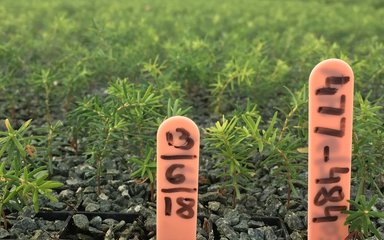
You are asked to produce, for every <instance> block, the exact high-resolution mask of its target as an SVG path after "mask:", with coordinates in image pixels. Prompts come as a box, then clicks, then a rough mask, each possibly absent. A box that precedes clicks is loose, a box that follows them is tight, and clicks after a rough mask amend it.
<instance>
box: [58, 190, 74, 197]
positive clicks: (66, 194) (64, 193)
mask: <svg viewBox="0 0 384 240" xmlns="http://www.w3.org/2000/svg"><path fill="white" fill-rule="evenodd" d="M74 195H75V193H74V192H73V191H72V190H70V189H65V190H63V191H61V192H60V193H59V199H61V200H69V199H72V198H73V196H74Z"/></svg>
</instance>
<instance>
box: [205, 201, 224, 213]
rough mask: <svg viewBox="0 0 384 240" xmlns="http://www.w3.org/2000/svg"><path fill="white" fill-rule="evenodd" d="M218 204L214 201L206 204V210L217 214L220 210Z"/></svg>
mask: <svg viewBox="0 0 384 240" xmlns="http://www.w3.org/2000/svg"><path fill="white" fill-rule="evenodd" d="M220 205H221V204H220V203H219V202H216V201H212V202H208V209H209V210H211V211H214V212H217V211H218V210H219V208H220Z"/></svg>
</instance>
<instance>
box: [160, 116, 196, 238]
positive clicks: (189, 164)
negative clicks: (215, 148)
mask: <svg viewBox="0 0 384 240" xmlns="http://www.w3.org/2000/svg"><path fill="white" fill-rule="evenodd" d="M199 147H200V133H199V129H198V127H197V126H196V124H195V123H194V122H193V121H192V120H190V119H189V118H186V117H181V116H176V117H171V118H169V119H167V120H165V121H164V122H163V123H162V124H161V125H160V127H159V129H158V132H157V240H195V239H196V225H197V190H198V175H199Z"/></svg>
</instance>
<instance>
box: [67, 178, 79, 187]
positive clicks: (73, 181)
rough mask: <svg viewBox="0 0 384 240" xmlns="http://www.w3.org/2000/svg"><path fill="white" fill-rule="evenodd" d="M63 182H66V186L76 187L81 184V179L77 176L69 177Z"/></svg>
mask: <svg viewBox="0 0 384 240" xmlns="http://www.w3.org/2000/svg"><path fill="white" fill-rule="evenodd" d="M65 182H66V183H67V185H68V186H73V187H78V186H80V184H81V180H79V179H77V178H70V179H67V181H65Z"/></svg>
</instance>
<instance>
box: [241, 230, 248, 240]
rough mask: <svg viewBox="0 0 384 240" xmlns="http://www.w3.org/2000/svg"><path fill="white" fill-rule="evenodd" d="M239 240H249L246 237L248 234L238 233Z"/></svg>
mask: <svg viewBox="0 0 384 240" xmlns="http://www.w3.org/2000/svg"><path fill="white" fill-rule="evenodd" d="M240 240H251V239H250V238H249V236H248V234H246V233H244V232H241V233H240Z"/></svg>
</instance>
